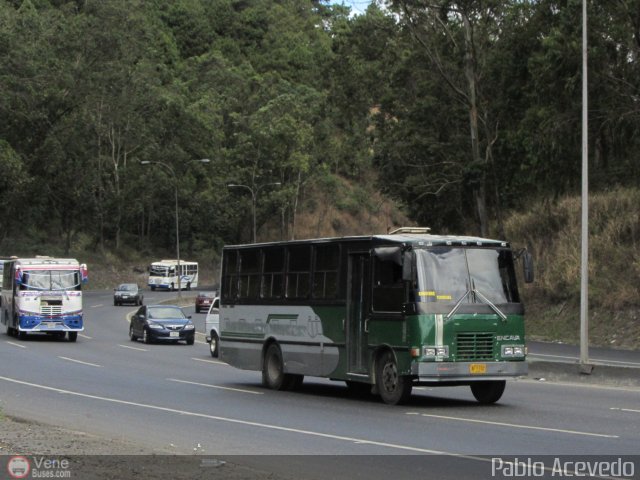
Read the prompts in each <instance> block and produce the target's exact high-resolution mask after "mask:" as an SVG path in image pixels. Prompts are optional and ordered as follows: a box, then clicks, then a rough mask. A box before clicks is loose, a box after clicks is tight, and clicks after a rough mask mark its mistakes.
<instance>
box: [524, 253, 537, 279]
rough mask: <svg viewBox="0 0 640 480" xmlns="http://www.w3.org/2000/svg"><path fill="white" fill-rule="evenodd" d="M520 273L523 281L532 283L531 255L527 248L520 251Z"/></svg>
mask: <svg viewBox="0 0 640 480" xmlns="http://www.w3.org/2000/svg"><path fill="white" fill-rule="evenodd" d="M522 273H523V275H524V281H525V283H533V279H534V274H533V256H532V255H531V253H529V252H528V251H527V250H525V251H524V252H522Z"/></svg>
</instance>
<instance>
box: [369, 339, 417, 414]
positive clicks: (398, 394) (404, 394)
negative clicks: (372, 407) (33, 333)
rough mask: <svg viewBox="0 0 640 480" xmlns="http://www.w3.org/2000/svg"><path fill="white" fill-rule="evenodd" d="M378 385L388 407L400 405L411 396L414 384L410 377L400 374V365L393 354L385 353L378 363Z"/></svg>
mask: <svg viewBox="0 0 640 480" xmlns="http://www.w3.org/2000/svg"><path fill="white" fill-rule="evenodd" d="M376 384H377V387H378V393H379V394H380V397H381V398H382V401H383V402H384V403H386V404H388V405H400V404H402V403H405V402H406V401H407V400H408V399H409V397H410V396H411V389H412V387H413V384H412V382H411V378H410V377H406V376H404V375H400V374H399V373H398V365H397V363H396V359H395V356H394V355H393V353H392V352H390V351H386V352H384V353H383V354H382V355H381V356H380V358H379V359H378V361H377V362H376Z"/></svg>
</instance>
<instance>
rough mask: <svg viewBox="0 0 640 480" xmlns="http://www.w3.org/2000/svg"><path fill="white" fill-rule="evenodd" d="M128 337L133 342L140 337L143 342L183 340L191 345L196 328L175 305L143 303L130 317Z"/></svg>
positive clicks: (189, 318)
mask: <svg viewBox="0 0 640 480" xmlns="http://www.w3.org/2000/svg"><path fill="white" fill-rule="evenodd" d="M129 337H131V341H133V342H135V341H137V340H138V339H139V338H142V340H143V341H144V343H153V342H174V343H177V342H179V341H181V340H184V341H185V342H186V344H187V345H193V344H194V342H195V337H196V328H195V325H194V324H193V322H192V321H191V317H187V316H186V315H185V314H184V312H183V311H182V309H181V308H180V307H178V306H175V305H145V306H142V307H140V308H139V309H138V311H137V312H136V313H135V314H134V315H133V316H132V317H131V324H130V325H129Z"/></svg>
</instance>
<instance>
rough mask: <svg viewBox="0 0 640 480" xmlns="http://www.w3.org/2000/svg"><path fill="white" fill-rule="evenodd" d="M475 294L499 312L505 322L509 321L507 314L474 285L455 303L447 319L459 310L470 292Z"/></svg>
mask: <svg viewBox="0 0 640 480" xmlns="http://www.w3.org/2000/svg"><path fill="white" fill-rule="evenodd" d="M471 293H473V294H475V295H476V297H477V298H479V299H480V301H481V302H482V303H484V304H486V305H488V306H489V307H490V308H491V309H492V310H493V311H494V312H496V314H498V316H499V317H500V318H501V319H502V321H503V322H506V321H507V316H506V315H505V314H504V313H502V311H501V310H500V309H499V308H498V307H496V306H495V305H494V304H493V303H492V302H491V300H489V299H488V298H487V297H485V296H484V295H483V294H482V293H480V292H479V291H478V290H477V289H476V288H475V286H474V288H472V289H469V290H467V293H465V294H464V295H463V296H462V298H460V300H458V302H457V303H456V304H455V306H454V307H453V308H452V309H451V311H450V312H449V313H448V314H447V320H448V319H449V318H451V316H452V315H455V313H456V312H457V311H458V309H459V308H460V305H462V302H463V301H464V299H465V298H467V297H468V296H469V294H471Z"/></svg>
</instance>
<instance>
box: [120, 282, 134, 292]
mask: <svg viewBox="0 0 640 480" xmlns="http://www.w3.org/2000/svg"><path fill="white" fill-rule="evenodd" d="M137 289H138V286H137V285H133V284H131V283H125V284H122V285H120V286H119V287H118V290H122V291H124V292H135V291H136V290H137Z"/></svg>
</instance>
